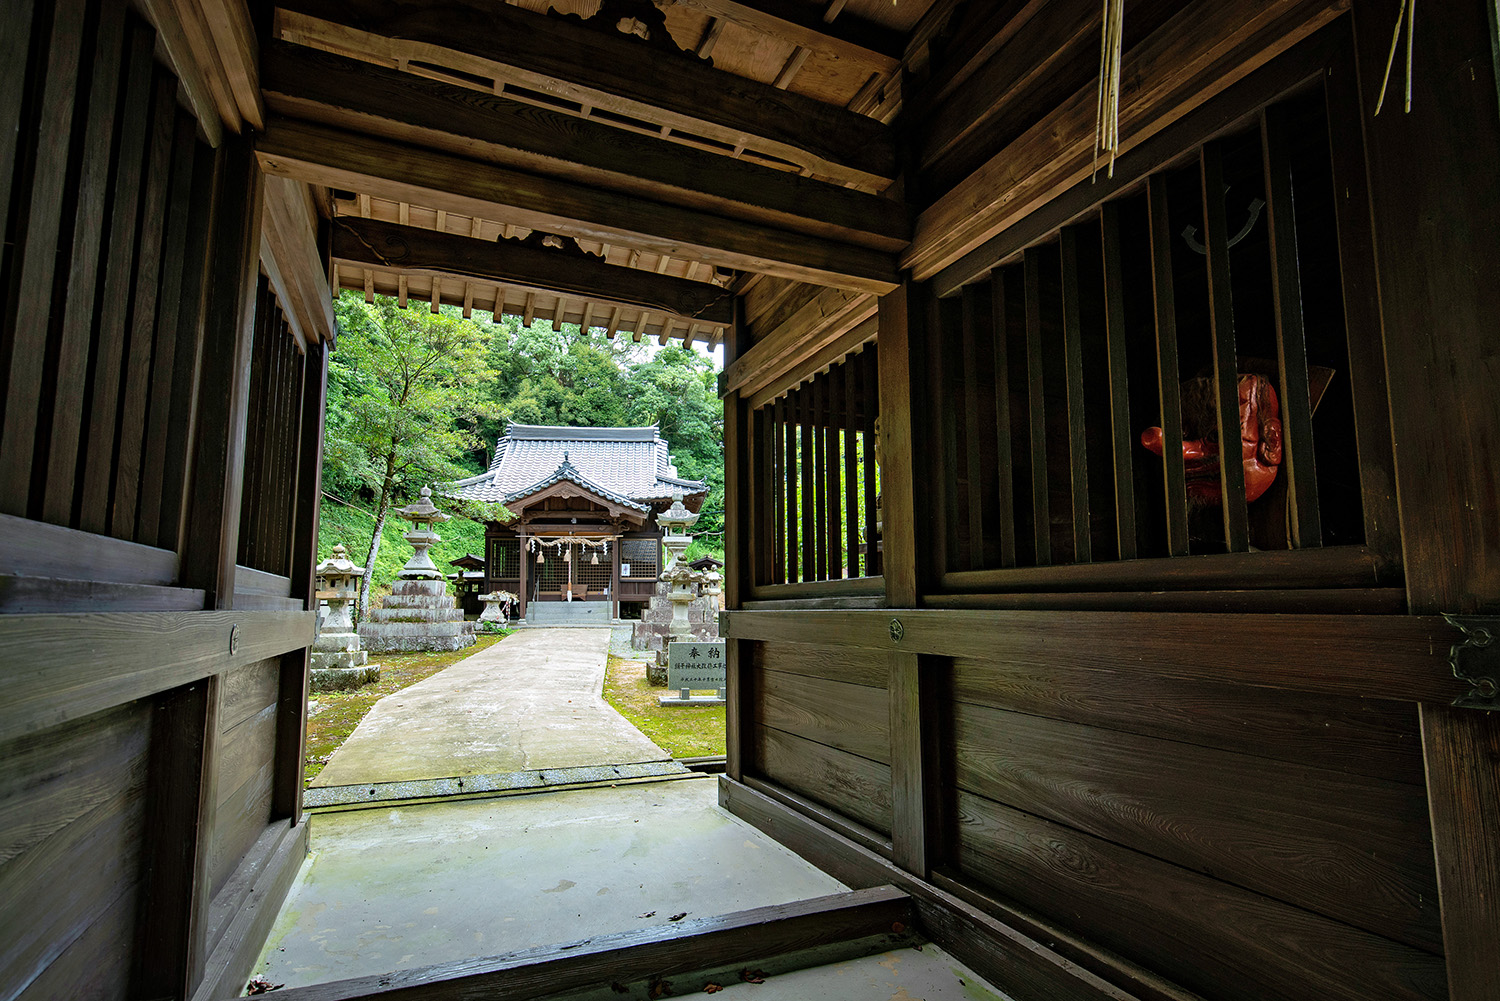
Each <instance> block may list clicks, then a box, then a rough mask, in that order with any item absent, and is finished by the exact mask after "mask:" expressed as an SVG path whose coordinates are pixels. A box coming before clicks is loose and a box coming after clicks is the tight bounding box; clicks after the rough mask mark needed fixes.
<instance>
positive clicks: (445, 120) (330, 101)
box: [263, 43, 911, 252]
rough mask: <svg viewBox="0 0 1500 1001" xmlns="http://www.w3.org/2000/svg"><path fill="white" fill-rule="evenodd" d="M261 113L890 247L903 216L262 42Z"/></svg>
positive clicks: (655, 142)
mask: <svg viewBox="0 0 1500 1001" xmlns="http://www.w3.org/2000/svg"><path fill="white" fill-rule="evenodd" d="M263 73H264V78H265V88H266V95H267V103H268V106H269V108H270V109H271V110H272V112H273V113H274V114H275V115H276V116H283V115H284V116H287V117H290V118H296V119H301V120H306V121H312V122H316V123H319V124H322V125H327V126H332V127H336V128H344V129H349V130H351V131H357V132H362V133H368V134H372V135H375V136H379V137H382V138H387V139H392V140H396V141H402V142H409V143H413V144H416V145H419V146H422V147H424V148H433V149H436V150H440V151H445V152H449V153H453V154H457V155H461V156H473V157H476V158H479V159H483V160H485V161H488V162H492V163H495V164H497V165H502V166H510V167H517V168H521V169H525V170H533V171H537V172H542V173H555V174H559V175H562V176H567V177H570V178H576V179H579V180H586V181H588V182H589V183H591V184H595V185H598V186H600V187H604V188H608V189H611V190H616V191H620V192H622V193H632V194H638V195H641V196H643V197H648V198H658V199H664V200H670V201H674V202H678V203H681V204H684V205H687V206H690V207H695V208H700V209H702V210H704V211H711V212H715V213H721V214H724V215H726V216H730V217H733V218H739V219H745V220H747V221H754V222H761V223H765V224H767V225H772V226H776V227H780V228H785V229H790V230H794V231H797V232H801V233H806V234H809V235H817V236H822V237H826V238H828V239H831V240H837V241H841V242H849V243H853V244H856V245H859V246H864V247H870V248H874V249H882V250H889V251H892V252H895V251H897V250H900V249H901V248H903V247H904V246H905V245H906V243H907V242H908V240H909V239H910V236H911V220H910V217H909V214H908V212H907V211H906V210H905V209H904V207H903V206H901V205H900V204H898V203H896V202H894V201H893V200H891V199H887V198H883V197H880V196H877V195H873V194H870V193H868V192H864V191H860V190H857V189H855V190H851V189H848V188H845V187H842V186H839V185H835V184H832V183H828V182H825V181H821V180H818V179H816V176H815V175H814V176H813V178H812V179H807V180H804V179H799V177H798V176H797V174H795V173H793V172H788V171H785V170H777V169H773V168H769V167H764V166H760V165H758V164H753V163H740V162H735V161H733V160H732V158H729V157H726V156H724V155H722V151H720V152H718V153H705V152H701V151H697V150H692V149H684V148H681V147H678V146H675V145H668V144H665V143H663V142H661V141H660V139H659V137H657V136H655V135H652V136H650V137H642V138H637V137H636V135H635V134H634V133H629V132H622V131H621V130H620V129H617V128H613V127H611V126H609V125H603V124H598V123H594V122H585V121H583V120H581V119H577V118H572V117H569V116H567V115H561V114H558V113H557V112H555V111H552V110H539V109H537V108H535V107H533V106H530V105H526V104H521V103H517V102H514V101H512V100H510V99H509V98H497V97H495V96H493V95H492V94H489V93H487V92H485V91H481V90H475V89H473V88H468V87H462V86H458V85H455V84H449V83H443V82H437V81H430V80H426V79H423V78H419V77H414V76H411V75H410V74H402V73H400V72H398V71H396V70H392V69H388V68H382V67H378V66H375V65H372V64H370V63H365V62H361V61H359V60H355V59H350V58H347V57H343V56H339V55H336V54H332V53H327V52H322V51H319V50H315V49H309V48H306V47H303V46H298V45H293V44H290V43H274V44H272V45H270V46H267V49H266V56H265V64H264V70H263Z"/></svg>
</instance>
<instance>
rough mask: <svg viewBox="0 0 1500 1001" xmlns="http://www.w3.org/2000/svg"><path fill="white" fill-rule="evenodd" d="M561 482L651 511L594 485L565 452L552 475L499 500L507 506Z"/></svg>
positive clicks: (624, 505)
mask: <svg viewBox="0 0 1500 1001" xmlns="http://www.w3.org/2000/svg"><path fill="white" fill-rule="evenodd" d="M563 480H571V481H573V482H574V483H576V484H578V485H579V486H580V487H583V488H584V489H585V490H589V491H592V492H593V493H595V494H597V495H599V496H600V497H603V498H605V499H606V500H609V501H612V502H613V503H615V504H618V505H620V506H621V507H628V508H630V509H631V510H632V511H650V510H651V506H650V505H649V504H642V503H640V502H639V501H636V500H632V499H631V498H629V497H626V496H625V495H624V494H620V493H616V492H615V491H613V490H610V489H608V488H607V487H605V486H603V485H602V484H599V483H595V482H594V481H593V480H591V479H589V478H588V477H587V476H585V475H583V474H582V473H580V472H579V471H578V468H577V467H576V466H574V465H573V463H572V462H570V461H569V459H568V453H567V452H564V453H563V458H562V462H560V463H558V464H557V469H556V470H554V471H553V473H552V475H550V476H546V477H543V478H542V479H541V480H538V481H537V482H536V483H533V484H532V485H531V486H529V487H522V488H521V489H519V490H513V491H511V492H510V493H508V494H506V495H505V496H504V497H503V498H501V501H502V503H505V504H509V503H510V502H511V501H514V500H519V499H520V498H522V497H528V496H530V495H531V494H534V493H536V492H537V491H538V490H545V489H547V488H548V487H550V486H552V485H553V484H554V483H559V482H561V481H563Z"/></svg>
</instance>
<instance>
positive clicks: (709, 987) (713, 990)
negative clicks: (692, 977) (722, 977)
mask: <svg viewBox="0 0 1500 1001" xmlns="http://www.w3.org/2000/svg"><path fill="white" fill-rule="evenodd" d="M723 989H724V988H722V987H720V986H719V985H718V984H704V985H703V993H704V994H717V993H719V992H720V991H722V990H723Z"/></svg>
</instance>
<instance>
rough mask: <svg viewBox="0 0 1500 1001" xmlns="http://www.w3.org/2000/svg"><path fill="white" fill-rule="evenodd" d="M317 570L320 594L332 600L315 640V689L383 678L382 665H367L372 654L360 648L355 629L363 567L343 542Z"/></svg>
mask: <svg viewBox="0 0 1500 1001" xmlns="http://www.w3.org/2000/svg"><path fill="white" fill-rule="evenodd" d="M314 572H315V573H316V574H317V577H318V597H319V598H320V599H321V600H323V601H326V602H328V614H327V615H326V616H324V618H323V622H322V625H321V626H320V628H319V630H318V638H317V639H316V640H314V641H313V651H312V689H313V691H315V692H332V691H339V690H341V689H345V688H358V687H359V686H360V685H365V684H369V683H370V682H372V681H379V680H380V668H379V667H377V666H375V665H366V663H365V661H366V659H367V658H368V656H369V655H368V654H367V653H365V651H364V650H363V649H362V648H361V647H360V643H359V634H358V633H357V632H355V630H354V600H355V597H356V596H357V592H358V584H357V583H356V582H357V581H358V580H359V578H360V576H361V574H362V573H363V569H362V568H361V567H360V566H359V565H358V564H356V563H354V562H353V561H352V560H350V559H349V554H348V553H347V552H346V551H345V550H344V547H343V545H342V544H340V545H337V546H334V547H333V554H332V555H331V556H329V558H328V559H326V560H324V561H323V562H322V563H319V564H318V565H317V567H316V568H315V570H314Z"/></svg>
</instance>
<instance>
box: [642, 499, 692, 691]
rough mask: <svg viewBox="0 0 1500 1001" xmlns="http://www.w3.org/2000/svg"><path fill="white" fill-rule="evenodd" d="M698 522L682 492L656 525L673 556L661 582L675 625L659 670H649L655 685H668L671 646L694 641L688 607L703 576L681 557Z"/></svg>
mask: <svg viewBox="0 0 1500 1001" xmlns="http://www.w3.org/2000/svg"><path fill="white" fill-rule="evenodd" d="M697 521H698V516H697V515H696V514H694V513H693V512H691V511H689V510H688V509H687V507H686V506H685V505H684V504H683V503H682V494H680V493H679V494H677V495H676V496H674V497H673V498H672V506H671V507H669V508H667V509H666V510H665V511H663V512H662V513H661V514H659V515H657V516H656V523H657V524H658V525H660V526H661V527H662V531H663V536H662V546H664V547H665V548H666V550H667V553H668V555H669V556H670V557H671V558H670V559H669V560H668V561H667V566H666V569H664V570H662V572H661V577H660V578H658V579H659V580H660V581H661V583H662V585H663V589H664V590H665V591H666V593H667V598H668V600H670V601H671V602H672V623H671V626H670V627H669V629H668V633H667V637H668V638H667V642H666V643H663V644H662V648H661V649H660V650H658V651H657V654H656V670H654V671H651V670H648V671H647V680H648V681H650V682H651V683H652V684H663V685H664V684H666V677H667V651H668V644H670V643H672V642H678V641H682V640H690V639H692V638H693V636H692V625H691V623H690V622H689V621H688V605H690V604H692V602H693V599H695V598H697V597H698V585H699V584H700V583H702V581H703V575H702V574H700V573H699V572H698V571H697V570H694V569H693V568H692V567H691V566H689V565H688V564H687V563H686V562H685V561H684V560H683V558H682V554H683V553H685V552H686V551H687V548H688V546H691V545H692V544H693V537H692V535H691V534H690V533H689V532H688V529H689V528H691V527H692V526H693V525H694V524H695V523H696V522H697Z"/></svg>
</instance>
